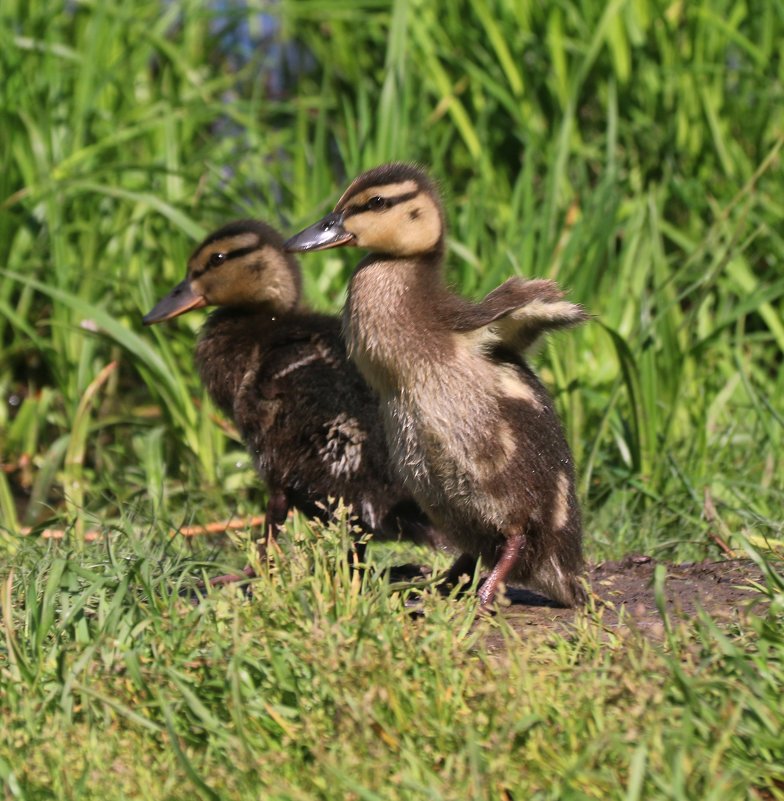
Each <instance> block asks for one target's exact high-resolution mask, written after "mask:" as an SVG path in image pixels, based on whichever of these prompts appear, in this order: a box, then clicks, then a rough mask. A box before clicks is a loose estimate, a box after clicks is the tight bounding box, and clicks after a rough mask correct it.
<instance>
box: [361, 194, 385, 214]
mask: <svg viewBox="0 0 784 801" xmlns="http://www.w3.org/2000/svg"><path fill="white" fill-rule="evenodd" d="M386 205H387V202H386V200H384V198H383V197H380V196H379V195H376V196H375V197H372V198H370V200H368V201H367V203H365V208H366V209H367V210H368V211H378V210H379V209H383V208H384V207H385V206H386Z"/></svg>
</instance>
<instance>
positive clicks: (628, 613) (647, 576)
mask: <svg viewBox="0 0 784 801" xmlns="http://www.w3.org/2000/svg"><path fill="white" fill-rule="evenodd" d="M662 564H664V567H665V569H666V579H665V581H664V599H665V607H666V610H667V613H668V615H669V616H672V617H674V618H678V617H692V616H694V615H695V614H696V612H697V611H698V609H703V610H705V611H706V612H707V613H708V614H710V615H711V617H713V618H714V619H716V620H717V621H719V622H726V623H729V622H731V621H732V620H733V619H735V618H737V617H738V616H739V615H743V614H745V613H748V612H750V611H754V610H756V611H757V612H759V611H760V610H761V608H763V606H764V598H763V596H762V595H761V594H760V593H759V592H758V591H757V590H755V589H754V588H753V587H752V586H751V584H750V582H762V580H763V579H762V574H761V573H760V571H759V569H758V568H757V566H756V565H755V564H754V563H753V562H751V561H750V560H747V559H724V560H721V561H715V562H714V561H711V562H687V563H684V564H677V565H676V564H667V563H662ZM656 565H657V562H656V560H655V559H653V558H652V557H650V556H638V555H630V556H627V557H625V558H624V559H622V560H620V561H614V562H599V563H598V564H595V565H592V566H590V567H589V569H588V579H589V581H590V584H591V589H592V593H593V595H594V598H595V602H596V606H597V608H598V609H600V611H601V615H602V621H603V623H604V625H605V626H607V627H609V628H614V627H623V626H632V627H634V628H636V629H638V630H639V631H641V632H642V633H644V634H646V635H648V636H650V637H652V638H655V639H658V638H659V637H661V636H662V634H663V631H664V629H663V625H662V618H661V614H660V613H659V609H658V607H657V604H656V598H655V590H654V571H655V569H656ZM507 599H508V601H509V602H510V606H509V607H508V608H507V609H506V610H505V611H504V612H503V614H504V615H505V616H506V618H507V619H508V621H509V622H510V623H512V625H513V626H514V627H515V628H516V629H517V630H519V631H520V632H521V633H525V632H527V631H528V632H531V633H534V632H535V631H546V630H547V629H552V630H557V629H561V628H565V627H566V625H565V624H568V623H571V622H572V621H574V620H575V617H576V616H577V614H579V613H578V612H577V610H575V609H564V608H562V607H558V606H556V605H555V604H553V602H552V601H549V600H548V599H547V598H544V597H542V596H541V595H537V594H536V593H533V592H530V591H528V590H520V589H514V588H512V589H510V590H508V592H507ZM499 644H500V641H499Z"/></svg>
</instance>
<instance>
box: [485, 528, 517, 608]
mask: <svg viewBox="0 0 784 801" xmlns="http://www.w3.org/2000/svg"><path fill="white" fill-rule="evenodd" d="M524 547H525V534H523V533H522V532H520V531H517V532H516V533H513V534H512V535H511V536H509V537H507V539H506V542H505V543H504V546H503V548H502V549H501V555H500V556H499V557H498V560H497V561H496V563H495V566H494V567H493V569H492V570H491V571H490V575H489V576H488V577H487V579H486V580H485V582H484V584H482V586H481V587H480V588H479V601H480V603H481V608H482V609H483V610H487V609H489V607H490V605H491V604H492V603H493V601H494V600H495V594H496V592H497V591H498V585H499V584H501V583H502V582H504V581H506V579H507V577H508V576H509V573H511V571H512V568H513V567H514V566H515V565H516V564H517V561H518V559H519V558H520V554H521V553H522V551H523V548H524Z"/></svg>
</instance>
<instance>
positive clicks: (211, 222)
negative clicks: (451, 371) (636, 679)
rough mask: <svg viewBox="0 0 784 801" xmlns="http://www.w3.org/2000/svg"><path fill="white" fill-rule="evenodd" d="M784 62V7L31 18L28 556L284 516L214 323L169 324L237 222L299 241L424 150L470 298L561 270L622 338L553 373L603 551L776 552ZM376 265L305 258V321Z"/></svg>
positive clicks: (18, 183) (12, 218)
mask: <svg viewBox="0 0 784 801" xmlns="http://www.w3.org/2000/svg"><path fill="white" fill-rule="evenodd" d="M782 41H784V10H782V6H781V4H780V3H777V2H774V0H763V1H762V2H757V3H751V2H747V1H746V2H744V0H703V2H689V3H686V2H678V1H676V2H655V0H614V1H612V2H604V0H602V1H601V2H600V1H599V0H587V2H579V3H578V2H572V1H571V0H561V2H557V3H541V2H526V1H525V0H517V1H516V2H512V0H458V1H454V0H452V1H450V2H430V1H426V0H398V1H391V0H365V1H364V2H363V0H328V1H327V0H279V1H278V2H261V0H259V2H240V1H239V0H238V1H237V2H232V1H231V0H214V1H213V2H208V3H205V2H203V0H199V2H195V1H193V2H191V1H190V0H170V1H168V2H167V1H165V0H136V2H134V3H121V2H118V1H117V0H102V2H75V1H74V2H62V3H54V4H53V3H51V2H43V0H4V1H3V3H2V6H0V124H1V126H0V159H1V160H2V161H1V162H0V163H1V165H2V169H0V343H1V344H0V347H1V350H0V518H1V521H2V522H1V523H0V542H3V543H4V546H5V548H7V549H14V548H16V547H18V545H19V542H20V539H19V533H20V531H21V530H22V528H23V527H32V528H33V533H35V532H36V531H40V530H41V529H42V528H43V527H46V526H48V527H52V526H55V527H59V528H61V529H63V530H65V531H67V532H71V533H73V534H74V535H76V537H77V538H78V537H80V536H83V534H84V532H85V531H87V530H89V529H98V530H100V531H110V530H112V529H115V528H119V529H122V530H127V531H135V532H137V533H138V532H146V531H150V532H153V533H155V532H158V531H159V530H167V531H168V530H169V529H170V528H177V527H179V526H181V525H182V524H184V523H191V522H197V523H207V522H211V521H214V520H220V519H224V518H226V517H227V516H230V515H245V514H253V513H256V512H258V511H259V510H261V509H262V508H263V507H262V504H263V501H264V488H263V487H262V486H261V485H260V483H259V482H258V480H257V478H256V476H255V474H254V473H253V470H252V468H251V465H250V462H249V459H248V458H247V456H246V455H245V453H244V450H243V448H242V445H241V443H239V441H238V440H237V437H236V434H235V433H234V432H233V431H232V428H231V426H230V425H227V424H226V422H225V421H222V420H221V419H220V418H219V417H218V416H217V414H216V412H215V410H214V409H213V408H212V407H211V405H210V403H209V401H208V400H207V398H206V395H205V394H204V392H203V391H202V389H201V386H200V383H199V380H198V377H197V375H196V371H195V369H194V365H193V360H192V350H193V346H194V341H195V335H196V332H197V330H198V328H199V327H200V325H201V322H202V321H203V315H202V314H201V313H198V314H191V315H187V316H186V317H184V318H181V319H179V320H177V321H176V322H175V323H172V324H169V325H166V326H159V327H156V328H155V329H154V330H147V329H144V328H143V327H142V324H141V316H142V314H143V313H144V312H146V311H147V310H149V308H150V307H151V306H152V305H153V303H154V302H155V301H156V300H157V299H158V298H159V297H160V296H161V295H162V294H164V293H165V292H167V291H168V289H169V288H171V287H172V286H173V285H174V284H175V283H176V282H178V281H180V280H181V279H182V277H184V272H185V264H186V260H187V257H188V255H189V254H190V252H191V250H192V249H193V247H194V246H195V244H196V243H197V242H198V240H199V239H200V238H201V237H202V236H203V235H204V234H205V233H207V232H208V231H209V230H211V229H213V228H215V227H217V226H219V225H221V224H223V223H224V222H226V221H228V220H230V219H235V218H242V217H258V218H261V219H263V220H266V221H267V222H269V223H271V224H273V225H275V226H276V227H279V228H280V229H281V230H282V231H283V232H284V233H288V234H290V233H293V232H294V231H296V230H298V229H299V228H300V227H302V226H304V225H305V224H307V223H310V222H312V221H313V220H314V219H315V218H316V217H318V216H319V215H321V214H323V213H324V212H325V211H326V210H328V209H329V208H330V207H331V205H332V204H333V203H334V202H335V201H336V199H337V197H338V196H339V195H340V192H341V191H342V189H343V188H344V186H345V184H346V183H347V181H348V180H350V179H351V178H352V177H353V176H354V175H355V174H356V173H358V172H359V171H361V170H363V169H366V168H368V167H371V166H374V165H376V164H378V163H380V162H383V161H387V160H390V159H402V160H412V161H418V162H421V163H422V164H425V165H427V166H428V167H429V169H430V170H431V172H432V174H433V175H434V177H436V178H437V179H438V180H439V181H440V183H441V185H442V187H443V190H444V194H445V198H446V208H447V217H448V221H449V226H450V232H449V268H448V276H449V279H450V281H451V283H452V284H453V286H454V287H455V288H456V289H458V290H459V291H460V292H462V293H464V294H466V295H467V296H470V297H480V296H482V295H483V294H484V293H486V292H488V291H489V290H490V289H492V288H493V287H494V286H496V285H497V284H499V283H500V282H501V281H503V280H505V279H506V278H507V277H509V276H510V275H523V276H548V277H552V278H555V279H557V280H558V281H559V282H560V283H561V284H562V285H563V286H564V287H566V288H568V290H569V292H570V295H571V297H572V298H573V299H575V300H577V301H579V302H581V303H583V304H584V305H585V306H586V307H587V308H588V310H589V311H590V312H591V313H592V314H593V315H594V317H595V319H594V321H593V322H592V323H590V324H588V325H586V326H584V327H583V328H582V329H581V330H577V331H574V332H570V333H568V334H562V335H559V336H557V337H555V338H553V340H552V342H551V343H550V344H549V345H548V347H547V348H546V349H545V350H544V351H542V353H541V354H540V355H539V356H538V357H537V358H536V360H535V366H536V368H537V369H538V370H539V372H540V373H541V375H542V377H543V379H544V381H545V383H546V384H547V385H548V386H549V387H550V389H551V390H552V391H553V393H554V394H555V396H556V401H557V405H558V409H559V412H560V413H561V415H562V417H563V419H564V422H565V425H566V427H567V431H568V437H569V440H570V443H571V445H572V447H573V449H574V451H575V455H576V458H577V463H578V466H579V487H580V492H581V496H582V499H583V504H584V508H585V520H586V538H587V550H588V553H589V556H590V557H592V558H594V559H596V558H601V557H609V556H617V555H619V554H621V553H626V552H628V551H630V550H637V551H645V552H648V553H654V554H655V555H657V556H661V557H666V558H678V559H687V558H701V557H704V556H706V555H707V556H710V555H719V554H720V553H721V550H720V548H721V544H720V543H719V540H721V541H722V542H724V543H728V544H729V546H730V547H734V542H733V537H734V536H735V534H736V533H738V532H740V533H743V534H745V535H746V536H747V537H749V538H751V539H752V541H756V542H763V541H771V540H772V541H774V544H775V541H776V540H780V539H781V538H782V525H783V524H782V518H783V517H784V515H783V514H782V511H783V510H784V503H783V499H784V469H782V465H781V459H780V453H781V450H782V426H783V424H784V403H783V402H782V397H784V371H783V370H782V356H783V355H784V324H783V323H782V296H783V295H784V270H782V259H783V258H784V226H783V225H782V218H784V206H783V205H782V204H784V171H782V169H781V147H782V142H784V138H783V137H784V124H783V123H784V111H783V110H784V87H783V85H782V79H783V78H784V64H782V58H781V42H782ZM358 257H359V255H358V253H357V252H356V251H348V252H335V251H328V252H327V253H324V254H314V255H313V256H309V257H307V258H306V260H305V261H304V264H303V268H304V273H305V290H306V297H307V299H308V301H309V303H310V304H311V305H313V306H314V307H317V308H319V309H326V310H333V311H337V310H338V309H339V308H340V306H341V303H342V299H343V296H344V290H345V286H346V282H347V279H348V276H349V275H350V272H351V269H352V265H353V264H354V263H355V262H356V260H357V259H358Z"/></svg>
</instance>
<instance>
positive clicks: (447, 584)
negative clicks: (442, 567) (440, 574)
mask: <svg viewBox="0 0 784 801" xmlns="http://www.w3.org/2000/svg"><path fill="white" fill-rule="evenodd" d="M476 562H477V559H476V557H475V556H472V555H471V554H470V553H463V554H460V556H458V557H457V559H456V560H455V563H454V564H453V565H452V567H450V568H449V570H447V572H446V574H445V575H444V578H443V579H442V580H441V581H440V582H439V583H438V585H437V587H436V589H438V591H439V592H440V593H441V594H442V595H449V593H450V592H452V590H453V589H454V588H455V587H457V586H458V584H460V585H461V594H462V592H463V590H464V589H465V587H466V586H467V585H464V583H463V582H461V581H460V579H461V577H462V576H468V577H469V581H468V584H470V583H471V578H473V575H474V572H475V571H476Z"/></svg>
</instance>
